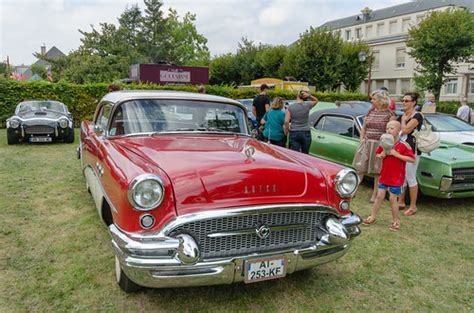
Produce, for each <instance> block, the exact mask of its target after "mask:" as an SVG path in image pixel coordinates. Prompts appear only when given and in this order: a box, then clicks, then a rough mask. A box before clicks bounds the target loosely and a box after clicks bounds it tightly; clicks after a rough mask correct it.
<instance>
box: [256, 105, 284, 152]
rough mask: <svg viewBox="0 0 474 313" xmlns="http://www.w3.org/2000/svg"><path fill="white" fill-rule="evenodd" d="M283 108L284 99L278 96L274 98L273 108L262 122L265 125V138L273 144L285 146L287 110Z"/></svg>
mask: <svg viewBox="0 0 474 313" xmlns="http://www.w3.org/2000/svg"><path fill="white" fill-rule="evenodd" d="M282 109H283V99H282V98H280V97H276V98H275V99H273V102H272V105H271V109H270V111H268V112H267V113H265V115H264V116H263V118H262V120H261V123H262V125H264V127H265V128H264V130H263V140H264V141H268V142H270V143H271V144H274V145H277V146H280V147H285V146H286V135H287V133H286V132H285V129H284V124H285V112H283V111H282Z"/></svg>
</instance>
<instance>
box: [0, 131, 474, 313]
mask: <svg viewBox="0 0 474 313" xmlns="http://www.w3.org/2000/svg"><path fill="white" fill-rule="evenodd" d="M6 141H7V139H6V132H5V130H3V129H2V130H0V182H1V183H0V311H1V312H26V311H38V312H44V311H50V312H57V311H61V312H64V311H67V312H69V311H81V312H84V311H101V312H102V311H111V312H117V311H119V312H150V311H153V312H155V311H158V312H159V311H168V312H171V311H173V312H174V311H177V312H181V311H214V312H218V311H219V312H220V311H224V310H225V311H255V312H258V311H271V312H273V311H282V312H288V311H318V312H332V311H339V312H341V311H344V312H347V311H351V312H352V311H371V312H374V311H430V312H431V311H436V312H462V311H472V310H474V304H473V303H474V286H473V282H474V262H473V261H474V240H473V238H474V226H473V222H474V201H473V199H464V200H463V199H460V200H440V199H432V198H423V199H421V200H420V202H419V204H418V213H417V214H416V215H415V216H413V217H402V229H401V231H400V232H398V233H393V232H390V231H389V230H388V226H389V224H390V222H391V217H390V211H389V206H388V202H385V203H384V205H383V207H382V210H381V212H380V216H379V218H378V221H377V223H376V224H375V225H373V226H370V227H364V226H362V227H363V230H362V231H363V232H362V234H361V235H360V236H359V237H358V238H356V240H355V241H354V244H353V246H352V248H351V250H350V251H349V252H348V254H347V255H346V256H344V257H343V258H342V259H339V260H338V261H336V262H332V263H328V264H325V265H322V266H319V267H317V268H314V269H312V270H308V271H303V272H299V273H296V274H293V275H289V276H287V277H286V278H284V279H280V280H276V281H267V282H263V283H257V284H251V285H245V284H235V285H225V286H213V287H200V288H183V289H148V290H144V291H142V292H138V293H136V294H125V293H123V292H122V291H121V290H120V289H119V287H118V286H117V285H116V283H115V272H114V254H113V251H112V247H111V245H110V237H109V234H108V232H107V229H106V227H105V226H104V225H103V224H102V223H101V222H100V221H99V218H98V215H97V212H96V209H95V207H94V205H93V202H92V199H91V197H90V195H89V194H88V193H87V191H86V189H85V183H84V178H83V176H82V173H81V170H80V164H79V161H78V160H77V159H76V153H75V149H76V147H77V134H76V143H74V144H47V145H43V144H40V145H15V146H7V144H6ZM369 192H370V186H368V185H365V186H362V187H361V189H360V190H359V192H358V194H357V196H356V198H355V199H354V201H353V202H352V209H353V210H354V211H356V212H357V213H359V214H360V215H362V216H367V214H368V213H369V209H370V205H369V203H368V201H367V200H368V198H369Z"/></svg>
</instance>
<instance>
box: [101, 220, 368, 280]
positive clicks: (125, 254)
mask: <svg viewBox="0 0 474 313" xmlns="http://www.w3.org/2000/svg"><path fill="white" fill-rule="evenodd" d="M338 221H339V223H338V225H342V226H343V227H341V228H340V229H339V230H342V231H343V234H345V235H347V238H346V240H342V239H341V238H337V234H336V235H335V236H336V237H335V236H332V235H331V234H328V235H327V236H323V238H322V239H321V240H320V241H318V242H315V243H314V245H312V246H310V247H305V248H303V249H291V250H285V251H277V252H271V253H270V252H268V253H253V254H250V255H245V256H238V257H232V258H222V259H212V260H205V261H202V262H198V263H196V264H192V265H189V264H183V262H181V261H180V260H179V258H178V257H177V250H178V247H179V245H180V239H176V238H170V237H161V238H156V237H154V238H153V240H147V239H146V238H144V237H142V236H136V237H134V236H133V234H130V233H125V232H123V231H121V230H120V229H119V228H117V227H116V226H115V225H113V224H112V225H111V226H109V230H110V233H111V235H112V246H113V248H114V250H115V253H116V255H117V257H118V259H119V262H120V264H121V267H122V270H123V271H124V272H125V274H126V275H127V276H128V277H129V278H130V279H131V280H132V281H134V282H135V283H137V284H138V285H141V286H145V287H152V288H165V287H167V288H169V287H188V286H200V285H219V284H231V283H235V282H241V281H243V280H244V271H243V269H244V263H245V261H246V260H249V259H254V258H260V257H270V256H285V257H286V258H287V273H288V274H291V273H293V272H296V271H299V270H303V269H307V268H311V267H314V266H316V265H319V264H323V263H326V262H330V261H332V260H335V259H337V258H340V257H341V256H343V255H344V254H345V253H346V252H347V249H348V248H349V246H350V240H351V239H353V238H354V237H356V236H358V235H359V234H360V229H359V227H358V226H357V225H358V224H360V223H361V221H362V220H361V218H360V217H359V216H358V215H357V214H354V213H351V214H349V215H347V216H343V217H339V219H338ZM338 239H339V240H338Z"/></svg>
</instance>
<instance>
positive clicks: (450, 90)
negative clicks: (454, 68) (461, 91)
mask: <svg viewBox="0 0 474 313" xmlns="http://www.w3.org/2000/svg"><path fill="white" fill-rule="evenodd" d="M457 92H458V79H457V78H450V79H448V81H447V83H446V94H451V95H452V94H456V93H457Z"/></svg>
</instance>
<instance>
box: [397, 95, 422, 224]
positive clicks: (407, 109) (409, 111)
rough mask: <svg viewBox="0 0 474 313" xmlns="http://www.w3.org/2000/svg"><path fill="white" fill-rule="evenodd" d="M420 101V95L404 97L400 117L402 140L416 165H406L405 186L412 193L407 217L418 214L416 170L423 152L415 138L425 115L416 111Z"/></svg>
mask: <svg viewBox="0 0 474 313" xmlns="http://www.w3.org/2000/svg"><path fill="white" fill-rule="evenodd" d="M417 101H418V95H417V94H416V93H414V92H407V93H405V95H404V96H403V100H402V102H403V115H401V116H399V117H398V121H399V122H400V123H401V124H402V136H401V137H400V139H401V140H404V141H406V142H407V143H408V144H409V145H410V147H411V149H412V150H413V153H414V154H415V157H416V158H415V163H407V164H406V177H405V181H406V183H405V185H407V184H408V190H409V193H410V206H409V207H408V210H406V211H405V213H403V214H405V215H406V216H411V215H413V214H415V213H416V199H417V196H418V183H417V181H416V170H417V168H418V163H419V162H420V154H421V152H420V151H419V150H418V149H416V139H415V137H414V136H413V131H414V130H415V129H417V130H420V129H421V125H422V124H423V115H422V114H421V113H420V112H417V111H416V109H415V108H416V104H417ZM398 205H399V208H400V209H401V210H402V209H404V208H405V189H403V192H402V193H401V195H400V197H399V198H398Z"/></svg>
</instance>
